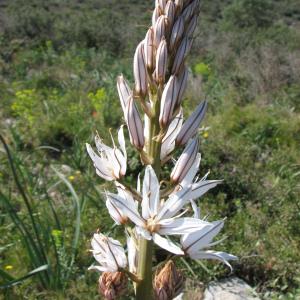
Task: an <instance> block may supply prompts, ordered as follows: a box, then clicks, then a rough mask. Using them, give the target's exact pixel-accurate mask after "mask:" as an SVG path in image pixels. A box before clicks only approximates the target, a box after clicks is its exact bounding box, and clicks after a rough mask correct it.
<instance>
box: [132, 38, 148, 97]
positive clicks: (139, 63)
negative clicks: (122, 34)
mask: <svg viewBox="0 0 300 300" xmlns="http://www.w3.org/2000/svg"><path fill="white" fill-rule="evenodd" d="M133 74H134V79H135V92H136V93H137V94H138V95H139V96H141V97H142V98H144V97H145V96H146V94H147V70H146V64H145V56H144V42H140V43H139V45H138V46H137V48H136V51H135V54H134V59H133Z"/></svg>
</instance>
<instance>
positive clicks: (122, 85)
mask: <svg viewBox="0 0 300 300" xmlns="http://www.w3.org/2000/svg"><path fill="white" fill-rule="evenodd" d="M117 89H118V94H119V98H120V102H121V106H122V109H123V112H125V107H126V105H127V103H128V100H129V98H130V97H131V96H132V91H131V89H130V87H129V85H128V83H127V81H126V80H125V78H124V76H123V75H120V76H118V79H117Z"/></svg>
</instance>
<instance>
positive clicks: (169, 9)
mask: <svg viewBox="0 0 300 300" xmlns="http://www.w3.org/2000/svg"><path fill="white" fill-rule="evenodd" d="M165 16H166V17H167V20H168V27H169V28H171V27H172V25H173V22H174V18H175V4H174V2H173V1H172V0H168V2H167V5H166V7H165Z"/></svg>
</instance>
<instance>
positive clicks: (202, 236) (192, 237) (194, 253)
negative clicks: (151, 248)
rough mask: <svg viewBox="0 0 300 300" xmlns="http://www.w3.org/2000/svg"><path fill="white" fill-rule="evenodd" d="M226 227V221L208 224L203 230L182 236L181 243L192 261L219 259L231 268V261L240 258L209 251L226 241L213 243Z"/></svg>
mask: <svg viewBox="0 0 300 300" xmlns="http://www.w3.org/2000/svg"><path fill="white" fill-rule="evenodd" d="M223 226H224V221H223V220H221V221H215V222H211V223H208V224H206V225H205V226H203V227H202V228H201V229H200V228H199V230H197V231H194V232H192V233H189V234H185V235H182V236H181V239H180V243H181V245H182V249H183V251H184V253H185V254H186V255H188V256H189V257H190V258H192V259H217V260H220V261H222V262H223V263H225V264H226V265H227V266H229V267H230V268H231V265H230V264H229V262H228V261H229V260H237V259H238V258H237V257H236V256H234V255H232V254H228V253H225V252H220V251H213V250H207V248H209V247H212V246H214V245H217V244H219V243H220V242H222V241H223V240H224V239H221V240H219V241H216V242H212V240H213V239H214V237H215V236H216V235H217V234H218V233H219V232H220V230H221V229H222V228H223Z"/></svg>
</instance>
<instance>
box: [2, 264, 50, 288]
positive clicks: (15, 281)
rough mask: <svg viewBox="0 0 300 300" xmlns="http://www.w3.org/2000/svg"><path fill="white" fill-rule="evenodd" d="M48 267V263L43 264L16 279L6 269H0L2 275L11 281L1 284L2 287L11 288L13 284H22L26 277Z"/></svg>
mask: <svg viewBox="0 0 300 300" xmlns="http://www.w3.org/2000/svg"><path fill="white" fill-rule="evenodd" d="M47 269H48V265H43V266H40V267H38V268H36V269H34V270H32V271H31V272H29V273H28V274H27V275H25V276H23V277H21V278H18V279H14V278H13V277H12V276H11V275H9V274H8V273H6V272H5V271H3V270H0V275H1V276H2V277H6V278H7V279H8V278H10V280H11V281H10V282H8V283H6V284H3V285H0V289H7V288H10V287H12V286H15V285H17V284H21V283H22V282H23V281H24V280H25V279H27V278H30V277H32V276H34V275H36V274H38V273H40V272H43V271H46V270H47Z"/></svg>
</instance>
